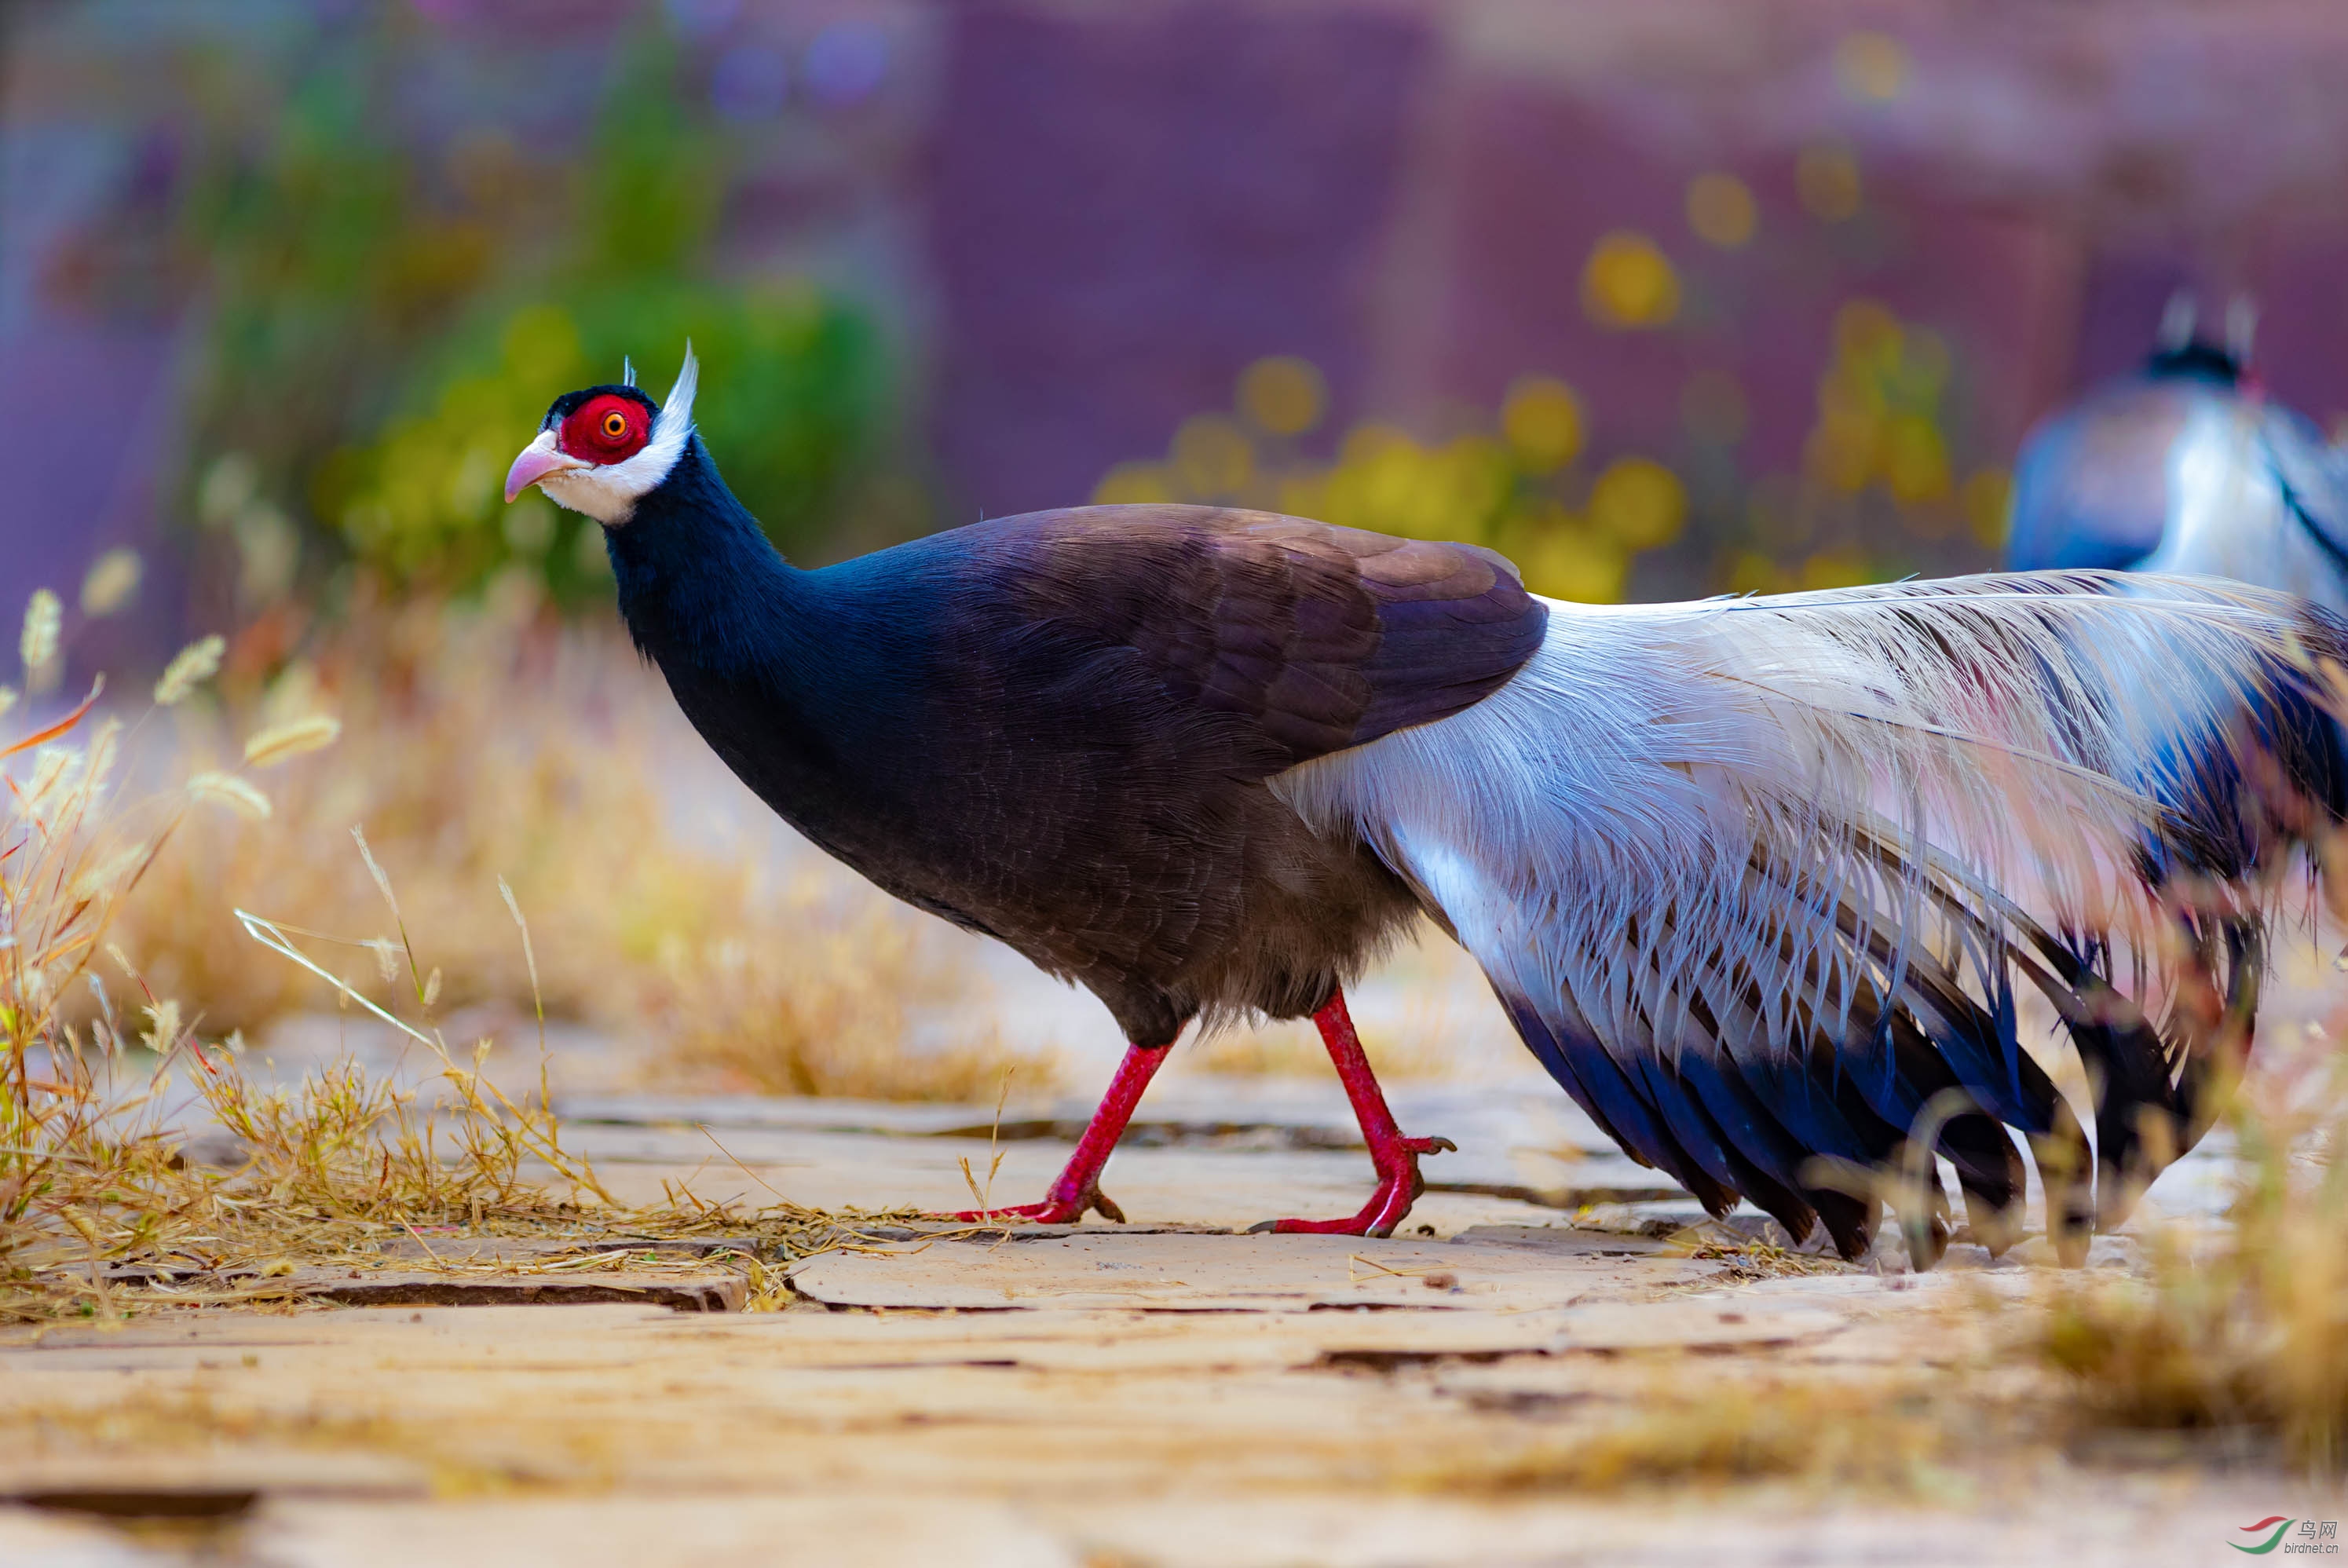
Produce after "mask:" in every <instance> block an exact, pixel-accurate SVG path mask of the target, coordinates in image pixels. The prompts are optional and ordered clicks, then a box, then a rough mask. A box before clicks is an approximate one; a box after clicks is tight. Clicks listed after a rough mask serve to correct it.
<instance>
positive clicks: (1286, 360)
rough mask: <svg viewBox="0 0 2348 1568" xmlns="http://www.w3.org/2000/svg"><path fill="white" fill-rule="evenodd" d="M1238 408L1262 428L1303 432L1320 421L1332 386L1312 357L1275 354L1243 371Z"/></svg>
mask: <svg viewBox="0 0 2348 1568" xmlns="http://www.w3.org/2000/svg"><path fill="white" fill-rule="evenodd" d="M1237 401H1238V404H1239V410H1240V412H1241V414H1243V415H1245V416H1246V417H1247V418H1248V420H1249V421H1250V422H1251V424H1253V425H1254V426H1255V428H1257V429H1259V430H1262V431H1264V432H1266V433H1268V434H1270V435H1274V436H1301V435H1303V434H1304V432H1305V431H1307V430H1310V429H1311V428H1313V426H1315V425H1317V424H1319V423H1320V422H1321V415H1322V412H1323V410H1324V409H1325V408H1326V407H1328V402H1329V389H1328V385H1327V383H1325V382H1323V380H1322V379H1321V372H1320V371H1319V370H1318V369H1316V368H1315V367H1314V366H1313V363H1312V361H1310V360H1306V359H1299V358H1297V357H1296V356H1293V355H1287V354H1276V355H1272V356H1269V357H1267V358H1263V359H1259V360H1257V361H1256V362H1255V363H1254V364H1253V365H1251V366H1248V367H1247V368H1246V369H1245V370H1242V371H1241V372H1240V381H1239V394H1238V398H1237Z"/></svg>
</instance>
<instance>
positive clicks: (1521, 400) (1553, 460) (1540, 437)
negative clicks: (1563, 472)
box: [1500, 376, 1582, 474]
mask: <svg viewBox="0 0 2348 1568" xmlns="http://www.w3.org/2000/svg"><path fill="white" fill-rule="evenodd" d="M1500 433H1501V434H1503V435H1505V436H1506V437H1508V438H1509V446H1510V447H1512V448H1514V449H1515V450H1516V454H1517V460H1518V461H1519V463H1521V464H1523V465H1524V468H1525V469H1526V471H1528V472H1529V473H1535V474H1547V473H1554V472H1556V471H1557V470H1558V469H1561V468H1563V467H1565V465H1566V464H1568V463H1570V462H1571V461H1573V459H1575V458H1576V457H1578V456H1580V455H1581V439H1582V421H1581V398H1579V397H1575V396H1574V393H1573V388H1572V387H1568V386H1567V385H1566V384H1565V383H1564V382H1562V381H1560V380H1558V379H1557V378H1555V377H1550V376H1526V377H1519V379H1518V380H1517V382H1516V384H1515V385H1514V386H1512V387H1509V396H1508V399H1507V401H1505V402H1503V403H1502V404H1501V405H1500Z"/></svg>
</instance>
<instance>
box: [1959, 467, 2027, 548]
mask: <svg viewBox="0 0 2348 1568" xmlns="http://www.w3.org/2000/svg"><path fill="white" fill-rule="evenodd" d="M1957 504H1958V506H1959V507H1960V508H1962V510H1963V511H1964V514H1965V526H1966V527H1967V528H1969V529H1971V530H1972V536H1973V538H1974V539H1975V540H1977V541H1979V542H1981V543H1982V544H1984V545H1987V546H1988V547H1989V548H1990V549H1992V550H1998V549H2003V547H2004V544H2005V534H2006V529H2007V527H2008V526H2009V525H2010V523H2011V521H2012V519H2013V475H2011V474H2009V473H2007V472H2006V471H2005V470H2004V469H1994V468H1993V469H1974V470H1973V472H1972V473H1971V474H1969V475H1967V476H1966V478H1965V483H1964V488H1963V489H1962V490H1960V491H1958V492H1957Z"/></svg>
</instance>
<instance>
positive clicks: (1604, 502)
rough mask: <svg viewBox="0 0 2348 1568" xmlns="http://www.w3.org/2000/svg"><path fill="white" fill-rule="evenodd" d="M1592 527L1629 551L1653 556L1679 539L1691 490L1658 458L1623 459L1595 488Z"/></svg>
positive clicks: (1609, 466)
mask: <svg viewBox="0 0 2348 1568" xmlns="http://www.w3.org/2000/svg"><path fill="white" fill-rule="evenodd" d="M1590 521H1591V523H1592V524H1593V525H1594V526H1596V527H1597V528H1598V529H1599V530H1600V531H1601V532H1603V533H1605V534H1607V535H1609V536H1610V537H1612V539H1614V540H1615V541H1616V542H1619V543H1621V544H1622V545H1623V546H1624V547H1626V548H1628V549H1631V550H1653V548H1655V547H1656V546H1657V545H1659V544H1669V543H1670V542H1672V541H1673V540H1674V539H1677V538H1678V537H1679V534H1680V529H1681V526H1682V525H1683V524H1684V523H1685V522H1686V521H1687V490H1686V488H1685V487H1684V486H1683V485H1682V484H1681V483H1680V477H1679V475H1677V474H1675V473H1673V472H1672V470H1671V469H1667V468H1665V467H1663V464H1661V463H1659V462H1656V461H1655V460H1654V459H1652V458H1617V459H1614V460H1613V461H1612V462H1611V463H1609V464H1607V465H1606V471H1605V472H1604V473H1601V474H1600V475H1599V476H1598V482H1597V483H1596V484H1594V485H1592V486H1591V487H1590Z"/></svg>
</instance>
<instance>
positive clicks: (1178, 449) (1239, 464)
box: [1169, 414, 1255, 499]
mask: <svg viewBox="0 0 2348 1568" xmlns="http://www.w3.org/2000/svg"><path fill="white" fill-rule="evenodd" d="M1169 457H1171V458H1172V459H1173V464H1172V466H1173V469H1174V480H1175V483H1176V484H1177V485H1178V486H1179V487H1180V489H1181V490H1182V491H1183V493H1185V494H1187V495H1193V496H1199V497H1201V498H1216V499H1220V498H1225V497H1231V496H1235V495H1237V494H1238V493H1239V492H1240V491H1241V490H1244V489H1246V488H1247V483H1248V481H1249V480H1251V479H1253V478H1254V477H1255V448H1254V446H1253V445H1252V444H1251V443H1250V442H1249V440H1248V438H1247V432H1246V431H1245V430H1242V429H1241V428H1240V427H1239V423H1238V421H1236V420H1234V419H1231V418H1227V417H1226V416H1224V415H1221V414H1194V415H1192V416H1191V417H1190V418H1188V419H1185V420H1183V421H1182V424H1181V428H1179V429H1177V430H1176V431H1175V432H1174V442H1173V446H1172V448H1171V449H1170V451H1169Z"/></svg>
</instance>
